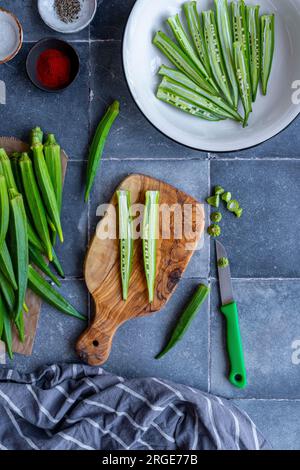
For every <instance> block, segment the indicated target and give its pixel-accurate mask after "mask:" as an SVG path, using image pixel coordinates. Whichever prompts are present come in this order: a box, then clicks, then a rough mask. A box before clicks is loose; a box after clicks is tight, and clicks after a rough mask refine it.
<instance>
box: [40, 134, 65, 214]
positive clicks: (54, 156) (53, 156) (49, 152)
mask: <svg viewBox="0 0 300 470" xmlns="http://www.w3.org/2000/svg"><path fill="white" fill-rule="evenodd" d="M44 156H45V161H46V165H47V168H48V172H49V175H50V178H51V182H52V186H53V189H54V192H55V196H56V201H57V206H58V209H59V211H61V205H62V189H63V178H62V165H61V157H60V145H59V144H58V143H57V142H56V139H55V136H54V134H48V135H47V138H46V141H45V144H44Z"/></svg>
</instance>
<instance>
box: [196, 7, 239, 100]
mask: <svg viewBox="0 0 300 470" xmlns="http://www.w3.org/2000/svg"><path fill="white" fill-rule="evenodd" d="M202 17H203V28H204V38H205V42H206V47H207V50H208V55H209V60H210V67H211V70H212V72H213V74H214V77H215V80H216V82H217V84H218V86H219V88H220V90H221V91H222V93H223V95H224V97H225V98H226V100H227V102H228V103H229V104H230V105H231V106H233V107H234V106H235V104H234V102H233V99H232V96H231V91H230V85H229V81H228V78H227V72H226V68H225V64H224V61H223V57H222V51H221V46H220V41H219V35H218V30H217V25H216V20H215V14H214V12H213V11H212V10H209V11H204V12H202Z"/></svg>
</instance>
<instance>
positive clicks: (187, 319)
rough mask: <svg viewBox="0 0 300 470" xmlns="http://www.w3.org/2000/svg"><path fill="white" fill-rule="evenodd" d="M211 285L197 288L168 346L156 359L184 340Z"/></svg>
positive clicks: (201, 285)
mask: <svg viewBox="0 0 300 470" xmlns="http://www.w3.org/2000/svg"><path fill="white" fill-rule="evenodd" d="M209 291H210V289H209V287H207V286H205V285H203V284H200V286H199V287H198V288H197V290H196V292H195V294H194V295H193V297H192V299H191V301H190V302H189V304H188V305H187V307H186V308H185V310H184V312H183V314H182V315H181V318H180V320H179V322H178V324H177V326H176V327H175V329H174V331H173V333H172V335H171V338H170V340H169V342H168V344H167V345H166V347H165V348H164V349H163V351H162V352H161V353H159V354H158V355H157V356H156V359H160V358H162V357H163V356H164V355H165V354H167V353H168V352H169V351H170V350H171V349H173V348H174V346H175V345H176V344H177V343H178V342H179V341H181V340H182V338H183V337H184V335H185V333H186V332H187V330H188V329H189V327H190V325H191V323H192V321H193V320H194V318H195V317H196V315H197V313H198V311H199V309H200V307H201V306H202V304H203V302H204V301H205V299H206V298H207V296H208V294H209Z"/></svg>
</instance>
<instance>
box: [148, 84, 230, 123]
mask: <svg viewBox="0 0 300 470" xmlns="http://www.w3.org/2000/svg"><path fill="white" fill-rule="evenodd" d="M156 97H157V98H158V99H159V100H161V101H164V102H165V103H168V104H170V105H172V106H174V107H175V108H177V109H180V110H181V111H184V112H185V113H188V114H191V115H192V116H196V117H199V118H201V119H205V120H206V121H220V120H221V119H222V118H220V116H217V115H216V114H213V113H210V112H208V111H204V110H203V109H202V108H200V107H199V106H197V105H196V104H194V103H192V102H191V101H189V100H186V99H184V98H181V97H180V96H178V95H176V94H175V93H171V92H170V91H168V90H165V89H164V88H163V87H158V90H157V93H156Z"/></svg>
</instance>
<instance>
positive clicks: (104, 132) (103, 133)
mask: <svg viewBox="0 0 300 470" xmlns="http://www.w3.org/2000/svg"><path fill="white" fill-rule="evenodd" d="M119 113H120V103H119V102H118V101H114V102H113V104H112V105H111V106H109V108H108V109H107V111H106V113H105V115H104V116H103V118H102V119H101V121H100V123H99V124H98V127H97V129H96V132H95V135H94V138H93V141H92V145H91V147H90V152H89V158H88V165H87V176H86V189H85V196H84V200H85V202H87V200H88V198H89V194H90V192H91V189H92V186H93V184H94V180H95V177H96V173H97V170H98V167H99V165H100V162H101V158H102V154H103V150H104V146H105V143H106V140H107V137H108V134H109V132H110V129H111V127H112V125H113V123H114V122H115V120H116V119H117V117H118V115H119Z"/></svg>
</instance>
